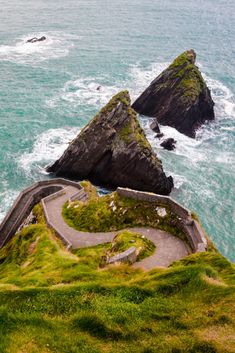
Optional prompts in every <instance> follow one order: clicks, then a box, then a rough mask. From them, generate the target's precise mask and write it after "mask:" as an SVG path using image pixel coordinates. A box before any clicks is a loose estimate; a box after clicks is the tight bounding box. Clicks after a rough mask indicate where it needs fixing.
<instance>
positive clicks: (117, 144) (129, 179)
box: [47, 91, 173, 195]
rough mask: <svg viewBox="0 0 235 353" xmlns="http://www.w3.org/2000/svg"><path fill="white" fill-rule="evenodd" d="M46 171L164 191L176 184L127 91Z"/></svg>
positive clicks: (101, 113)
mask: <svg viewBox="0 0 235 353" xmlns="http://www.w3.org/2000/svg"><path fill="white" fill-rule="evenodd" d="M47 171H48V172H51V173H55V174H56V175H58V176H67V177H71V178H73V179H77V180H82V179H89V180H91V181H96V182H98V183H100V184H103V185H109V186H112V187H117V186H122V187H129V188H132V189H137V190H143V191H149V192H154V193H158V194H162V195H168V194H169V193H170V192H171V189H172V187H173V179H172V177H166V175H165V173H164V171H163V168H162V163H161V161H160V160H159V159H158V158H157V156H156V155H155V153H154V151H153V150H152V148H151V146H150V144H149V142H148V140H147V139H146V136H145V134H144V131H143V130H142V128H141V126H140V124H139V122H138V119H137V114H136V112H135V111H134V110H133V109H132V108H131V102H130V96H129V93H128V91H123V92H120V93H119V94H117V95H116V96H114V97H113V98H112V99H111V100H110V102H109V103H108V104H107V105H106V106H105V107H104V108H102V109H101V111H100V112H99V113H98V114H97V115H96V116H95V117H94V118H93V119H92V120H91V121H90V123H89V124H88V125H86V126H85V128H83V130H82V131H81V132H80V134H79V135H78V136H77V137H76V138H75V139H74V140H73V141H72V142H71V143H70V145H69V147H68V148H67V150H66V151H65V152H64V154H63V155H62V157H61V158H60V159H58V160H57V161H56V162H55V163H54V164H53V165H52V166H50V167H48V168H47Z"/></svg>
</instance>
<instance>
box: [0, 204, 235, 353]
mask: <svg viewBox="0 0 235 353" xmlns="http://www.w3.org/2000/svg"><path fill="white" fill-rule="evenodd" d="M35 213H36V214H37V218H38V224H35V225H31V226H29V227H27V228H25V229H23V230H22V231H21V232H20V233H19V234H18V235H17V236H15V237H14V239H13V240H12V241H11V242H10V243H9V244H8V245H7V246H6V247H5V248H4V249H2V250H0V352H1V353H82V352H89V353H99V352H105V353H106V352H107V353H109V352H112V353H120V352H129V353H132V352H136V353H153V352H156V353H168V352H169V353H170V352H171V353H184V352H185V353H186V352H187V353H188V352H189V353H200V352H203V353H207V352H208V353H214V352H218V353H226V352H229V353H232V352H234V351H235V270H234V265H232V264H231V263H230V262H228V261H227V260H226V259H224V258H223V257H222V256H221V255H220V254H218V253H217V252H216V251H212V250H211V251H210V252H208V253H202V254H195V255H191V256H189V257H187V258H185V259H184V260H182V261H179V262H177V263H175V264H173V265H172V266H171V267H170V268H168V269H155V270H152V271H149V272H143V271H141V270H137V269H136V270H135V269H133V268H132V267H131V266H128V265H115V266H109V267H105V268H100V267H99V262H100V257H101V256H102V254H103V251H104V250H105V249H106V248H108V246H109V244H106V245H105V246H98V247H94V248H88V249H80V250H77V251H76V252H74V253H73V254H72V253H69V252H67V251H65V250H64V248H63V246H62V244H60V242H59V241H58V240H57V239H56V237H55V235H54V234H53V231H51V230H50V229H48V228H47V226H46V224H45V222H44V218H43V215H42V212H41V208H40V207H39V206H38V207H36V209H35Z"/></svg>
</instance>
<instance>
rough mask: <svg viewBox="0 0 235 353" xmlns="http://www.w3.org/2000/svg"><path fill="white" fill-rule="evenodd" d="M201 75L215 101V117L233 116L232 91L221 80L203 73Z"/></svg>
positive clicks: (234, 102)
mask: <svg viewBox="0 0 235 353" xmlns="http://www.w3.org/2000/svg"><path fill="white" fill-rule="evenodd" d="M202 75H203V77H204V79H205V81H206V83H207V85H208V87H209V88H210V90H211V94H212V98H213V99H214V101H215V113H216V118H217V119H221V118H222V119H223V118H228V117H229V118H231V117H232V118H234V117H235V100H234V95H233V93H232V91H231V90H230V89H229V88H228V87H226V86H225V85H224V84H223V83H222V82H220V81H218V80H214V79H212V78H210V77H209V76H207V75H205V74H203V73H202Z"/></svg>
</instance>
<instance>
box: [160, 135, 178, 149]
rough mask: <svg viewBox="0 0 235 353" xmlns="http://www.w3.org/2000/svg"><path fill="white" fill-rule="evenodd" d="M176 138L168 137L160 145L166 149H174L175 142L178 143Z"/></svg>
mask: <svg viewBox="0 0 235 353" xmlns="http://www.w3.org/2000/svg"><path fill="white" fill-rule="evenodd" d="M176 142H177V141H176V140H174V139H173V138H168V139H166V140H164V141H163V142H162V143H161V144H160V146H162V147H163V148H165V150H168V151H172V150H174V149H175V144H176Z"/></svg>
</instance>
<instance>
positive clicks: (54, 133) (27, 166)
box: [18, 127, 80, 175]
mask: <svg viewBox="0 0 235 353" xmlns="http://www.w3.org/2000/svg"><path fill="white" fill-rule="evenodd" d="M79 131H80V129H78V128H74V127H73V128H71V127H68V128H64V129H62V128H61V129H50V130H48V131H46V132H44V133H42V134H41V135H39V136H38V138H37V139H36V141H35V143H34V146H33V150H32V152H28V153H24V154H23V155H22V156H21V157H20V158H19V162H18V164H19V167H20V168H23V169H24V171H25V173H26V174H27V175H31V173H32V171H37V172H39V173H43V174H45V173H46V172H45V169H44V168H45V166H46V165H48V164H50V163H51V162H53V161H55V160H56V159H58V158H59V157H60V156H61V155H62V154H63V152H64V150H65V149H66V148H67V147H68V143H69V142H70V141H71V140H72V139H73V138H74V137H75V136H76V135H77V134H78V133H79Z"/></svg>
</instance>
